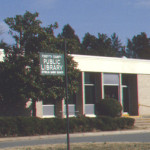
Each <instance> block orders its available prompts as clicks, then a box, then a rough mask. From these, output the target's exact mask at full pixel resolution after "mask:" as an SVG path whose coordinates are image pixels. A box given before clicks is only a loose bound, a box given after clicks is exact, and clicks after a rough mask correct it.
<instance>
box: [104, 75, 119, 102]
mask: <svg viewBox="0 0 150 150" xmlns="http://www.w3.org/2000/svg"><path fill="white" fill-rule="evenodd" d="M103 84H104V98H105V99H106V98H114V99H117V100H118V88H119V74H113V73H104V80H103Z"/></svg>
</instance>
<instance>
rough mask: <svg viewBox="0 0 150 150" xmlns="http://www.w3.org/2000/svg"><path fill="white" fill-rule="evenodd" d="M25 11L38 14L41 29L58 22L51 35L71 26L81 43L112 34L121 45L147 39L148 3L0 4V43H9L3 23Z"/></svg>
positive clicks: (52, 0) (48, 0) (51, 0)
mask: <svg viewBox="0 0 150 150" xmlns="http://www.w3.org/2000/svg"><path fill="white" fill-rule="evenodd" d="M26 11H29V12H31V13H34V12H38V13H39V18H38V19H40V20H41V21H42V26H48V25H50V24H54V23H55V22H58V26H59V28H58V29H56V30H55V35H57V34H58V33H61V32H62V29H63V27H64V25H66V24H69V25H71V27H72V28H73V29H74V31H75V34H76V35H78V37H79V38H80V40H81V41H82V40H83V38H84V36H85V34H86V33H87V32H89V33H90V34H92V35H95V36H96V37H97V35H98V33H103V34H107V35H108V36H109V37H110V36H111V35H112V34H113V33H114V32H115V33H116V34H117V35H118V37H119V39H120V40H121V42H122V43H123V44H124V45H125V44H126V43H127V39H128V38H129V39H132V38H133V36H135V35H138V34H140V33H141V32H145V33H146V34H147V36H148V37H150V0H0V25H1V26H2V29H3V31H4V33H3V34H2V35H0V40H4V41H5V42H7V43H10V44H11V43H13V40H12V38H11V36H10V35H9V34H8V31H9V28H8V26H7V25H6V24H5V23H4V19H6V18H7V17H15V16H16V15H23V14H24V13H25V12H26Z"/></svg>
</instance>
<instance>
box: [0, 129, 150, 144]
mask: <svg viewBox="0 0 150 150" xmlns="http://www.w3.org/2000/svg"><path fill="white" fill-rule="evenodd" d="M136 133H150V129H142V130H140V129H138V130H134V129H133V130H120V131H101V132H86V133H71V134H70V138H73V137H86V136H106V135H117V134H136ZM57 138H59V139H61V138H66V134H56V135H40V136H26V137H4V138H3V137H2V138H0V142H9V141H24V140H25V141H29V140H31V139H32V140H39V139H57Z"/></svg>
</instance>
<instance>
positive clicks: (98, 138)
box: [0, 130, 150, 148]
mask: <svg viewBox="0 0 150 150" xmlns="http://www.w3.org/2000/svg"><path fill="white" fill-rule="evenodd" d="M70 142H71V143H82V142H88V143H89V142H150V130H149V131H145V130H143V131H130V132H128V131H123V132H117V131H116V132H115V131H114V132H100V133H94V134H93V133H85V134H71V135H70ZM58 143H66V135H54V136H39V137H25V138H6V139H0V148H8V147H16V146H29V145H42V144H58Z"/></svg>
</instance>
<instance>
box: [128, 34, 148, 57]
mask: <svg viewBox="0 0 150 150" xmlns="http://www.w3.org/2000/svg"><path fill="white" fill-rule="evenodd" d="M127 49H128V51H129V52H130V56H131V57H134V58H142V59H149V58H150V39H149V38H148V37H147V34H146V33H144V32H142V33H141V34H138V35H137V36H134V37H133V38H132V40H130V39H128V44H127Z"/></svg>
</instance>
